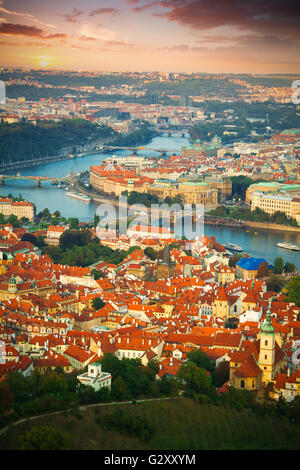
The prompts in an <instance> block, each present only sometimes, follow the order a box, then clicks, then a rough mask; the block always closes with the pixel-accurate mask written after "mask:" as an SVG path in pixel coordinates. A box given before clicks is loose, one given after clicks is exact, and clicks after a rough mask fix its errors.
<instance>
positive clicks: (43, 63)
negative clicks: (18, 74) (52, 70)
mask: <svg viewBox="0 0 300 470" xmlns="http://www.w3.org/2000/svg"><path fill="white" fill-rule="evenodd" d="M49 64H50V62H49V61H48V60H40V66H41V67H47V65H49Z"/></svg>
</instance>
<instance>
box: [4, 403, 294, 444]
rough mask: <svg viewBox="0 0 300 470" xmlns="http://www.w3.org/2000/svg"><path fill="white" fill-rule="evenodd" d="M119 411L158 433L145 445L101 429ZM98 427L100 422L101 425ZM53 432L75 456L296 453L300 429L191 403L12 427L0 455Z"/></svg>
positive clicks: (99, 411) (92, 412)
mask: <svg viewBox="0 0 300 470" xmlns="http://www.w3.org/2000/svg"><path fill="white" fill-rule="evenodd" d="M115 406H119V407H120V408H122V409H123V410H125V411H126V412H127V413H130V414H135V413H138V414H140V415H142V416H143V417H147V418H148V419H149V420H150V421H151V423H152V425H153V428H154V432H153V434H152V437H151V439H150V440H149V441H148V442H146V443H145V442H143V441H142V440H140V439H139V438H133V437H129V436H128V435H125V434H121V433H120V432H118V431H117V430H107V429H103V428H102V427H101V425H99V424H97V417H99V415H101V416H103V417H106V416H107V419H108V420H109V417H110V414H111V413H112V412H113V410H114V409H115ZM98 421H99V420H98ZM42 425H47V426H50V427H54V428H56V429H58V430H60V431H61V432H63V433H64V434H66V435H67V436H68V438H69V441H70V445H69V448H70V449H71V450H297V449H299V448H300V427H299V426H298V425H295V424H291V423H290V422H289V421H288V420H287V419H285V418H277V417H273V416H264V417H260V416H258V415H255V414H254V413H253V412H251V411H248V410H242V411H237V410H235V409H232V408H225V407H221V406H219V407H218V406H213V405H202V404H199V403H197V402H195V401H192V400H190V399H187V398H181V399H173V400H172V399H171V400H163V401H153V402H145V403H137V404H131V405H112V406H95V407H91V408H87V409H86V410H84V411H80V415H79V416H78V417H76V416H73V415H71V414H68V415H67V416H65V415H64V414H60V415H53V416H47V417H43V418H39V419H37V420H34V421H27V422H24V423H21V424H19V425H17V426H12V427H10V429H9V430H8V431H7V432H6V433H5V434H4V435H2V436H0V449H2V450H4V449H5V450H15V449H18V438H19V436H20V435H21V434H23V433H24V432H25V431H27V430H28V429H30V428H31V427H32V426H42Z"/></svg>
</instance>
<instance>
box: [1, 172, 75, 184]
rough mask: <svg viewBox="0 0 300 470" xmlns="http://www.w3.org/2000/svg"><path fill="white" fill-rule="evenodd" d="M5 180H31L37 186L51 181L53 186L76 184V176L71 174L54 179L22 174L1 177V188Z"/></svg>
mask: <svg viewBox="0 0 300 470" xmlns="http://www.w3.org/2000/svg"><path fill="white" fill-rule="evenodd" d="M5 180H30V181H34V182H35V185H36V186H41V183H42V181H50V182H51V183H52V184H74V181H75V176H74V174H70V175H68V176H66V177H65V178H52V177H48V176H22V175H21V174H20V173H18V174H17V175H0V186H2V185H3V184H4V182H5Z"/></svg>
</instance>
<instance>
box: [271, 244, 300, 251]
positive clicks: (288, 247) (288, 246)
mask: <svg viewBox="0 0 300 470" xmlns="http://www.w3.org/2000/svg"><path fill="white" fill-rule="evenodd" d="M276 246H278V248H284V249H285V250H292V251H300V247H299V246H297V245H293V244H292V243H288V242H279V243H277V244H276Z"/></svg>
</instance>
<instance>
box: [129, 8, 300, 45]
mask: <svg viewBox="0 0 300 470" xmlns="http://www.w3.org/2000/svg"><path fill="white" fill-rule="evenodd" d="M131 3H134V5H138V6H135V7H134V8H133V10H135V11H142V10H143V9H148V8H150V7H152V6H156V7H157V9H156V11H155V12H154V13H153V16H157V17H163V18H167V19H168V20H169V21H170V22H172V21H174V22H177V23H179V24H181V25H183V26H188V27H189V28H192V29H195V30H198V31H199V30H200V31H201V30H209V29H213V28H218V27H222V26H231V27H235V28H237V29H240V30H244V31H253V32H256V33H259V34H262V35H268V34H274V31H275V32H276V36H278V35H281V36H285V37H291V38H292V37H294V38H299V37H300V28H299V17H300V3H299V2H296V0H269V1H268V2H266V1H264V0H252V1H249V0H248V1H247V0H243V1H241V0H214V1H211V0H160V1H154V2H151V3H146V2H145V1H143V0H140V2H139V3H138V4H137V2H131Z"/></svg>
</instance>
